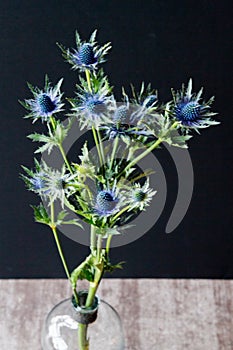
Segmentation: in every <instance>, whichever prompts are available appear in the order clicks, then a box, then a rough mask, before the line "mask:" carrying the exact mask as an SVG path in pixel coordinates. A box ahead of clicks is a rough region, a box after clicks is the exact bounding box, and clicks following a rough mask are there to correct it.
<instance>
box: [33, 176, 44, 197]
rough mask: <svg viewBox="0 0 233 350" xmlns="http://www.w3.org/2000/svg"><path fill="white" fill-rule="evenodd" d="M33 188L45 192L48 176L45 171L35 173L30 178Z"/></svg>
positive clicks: (38, 191)
mask: <svg viewBox="0 0 233 350" xmlns="http://www.w3.org/2000/svg"><path fill="white" fill-rule="evenodd" d="M30 183H31V190H32V191H34V192H36V193H41V194H42V193H43V192H45V191H46V177H45V174H44V173H41V172H39V173H35V174H34V176H33V177H32V178H31V179H30Z"/></svg>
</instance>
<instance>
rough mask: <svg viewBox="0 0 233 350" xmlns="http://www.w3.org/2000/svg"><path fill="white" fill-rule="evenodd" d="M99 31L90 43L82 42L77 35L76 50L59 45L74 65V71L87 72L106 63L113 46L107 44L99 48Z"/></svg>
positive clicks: (65, 56) (77, 34) (66, 57)
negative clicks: (86, 70)
mask: <svg viewBox="0 0 233 350" xmlns="http://www.w3.org/2000/svg"><path fill="white" fill-rule="evenodd" d="M96 34H97V30H95V31H94V32H93V33H92V34H91V36H90V39H89V41H88V42H86V41H82V40H81V38H80V36H79V33H78V32H76V33H75V38H76V47H77V48H76V49H72V50H71V51H70V49H66V48H65V47H63V46H62V45H60V44H59V45H58V46H59V47H60V49H61V50H62V53H63V57H64V58H65V60H66V61H67V62H68V63H70V64H71V65H72V68H73V69H74V70H77V69H79V70H80V71H85V69H89V70H95V69H96V68H97V67H98V65H99V64H100V63H103V62H105V56H106V54H107V53H108V51H109V50H110V49H111V44H110V43H106V44H105V45H103V46H101V47H99V46H98V45H97V42H96V41H95V39H96Z"/></svg>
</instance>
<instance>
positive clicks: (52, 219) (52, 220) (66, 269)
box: [50, 202, 70, 280]
mask: <svg viewBox="0 0 233 350" xmlns="http://www.w3.org/2000/svg"><path fill="white" fill-rule="evenodd" d="M50 227H51V229H52V232H53V235H54V238H55V242H56V245H57V249H58V252H59V255H60V258H61V261H62V264H63V267H64V270H65V273H66V276H67V278H68V279H69V280H70V273H69V269H68V267H67V264H66V260H65V257H64V254H63V251H62V248H61V244H60V241H59V238H58V234H57V228H56V225H55V223H54V203H53V202H52V203H51V225H50Z"/></svg>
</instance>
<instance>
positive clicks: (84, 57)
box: [73, 43, 97, 67]
mask: <svg viewBox="0 0 233 350" xmlns="http://www.w3.org/2000/svg"><path fill="white" fill-rule="evenodd" d="M73 58H74V60H76V63H77V64H78V65H81V66H86V67H88V66H90V65H95V64H96V63H97V57H96V56H95V53H94V50H93V46H92V45H91V44H87V43H85V44H83V45H82V46H81V47H80V49H79V51H78V52H77V54H74V56H73Z"/></svg>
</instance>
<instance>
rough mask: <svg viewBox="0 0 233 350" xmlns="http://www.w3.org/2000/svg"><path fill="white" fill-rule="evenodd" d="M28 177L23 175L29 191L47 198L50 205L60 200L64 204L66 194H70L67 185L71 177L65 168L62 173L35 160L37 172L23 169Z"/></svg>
mask: <svg viewBox="0 0 233 350" xmlns="http://www.w3.org/2000/svg"><path fill="white" fill-rule="evenodd" d="M23 169H24V171H25V172H26V175H22V179H23V180H24V182H25V184H26V186H27V188H28V190H30V191H33V192H35V193H37V194H38V195H40V196H41V197H42V198H47V199H48V200H49V201H50V203H51V202H53V201H55V200H56V199H59V200H60V201H61V203H62V206H63V204H64V199H65V195H66V194H70V192H69V187H67V188H65V184H66V183H69V182H70V181H69V180H70V175H68V174H66V173H65V167H63V168H62V170H61V171H59V170H56V169H51V168H50V167H48V165H47V164H46V163H45V162H42V163H41V164H40V163H39V162H38V161H37V160H35V171H33V170H30V169H28V168H26V167H23Z"/></svg>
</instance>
